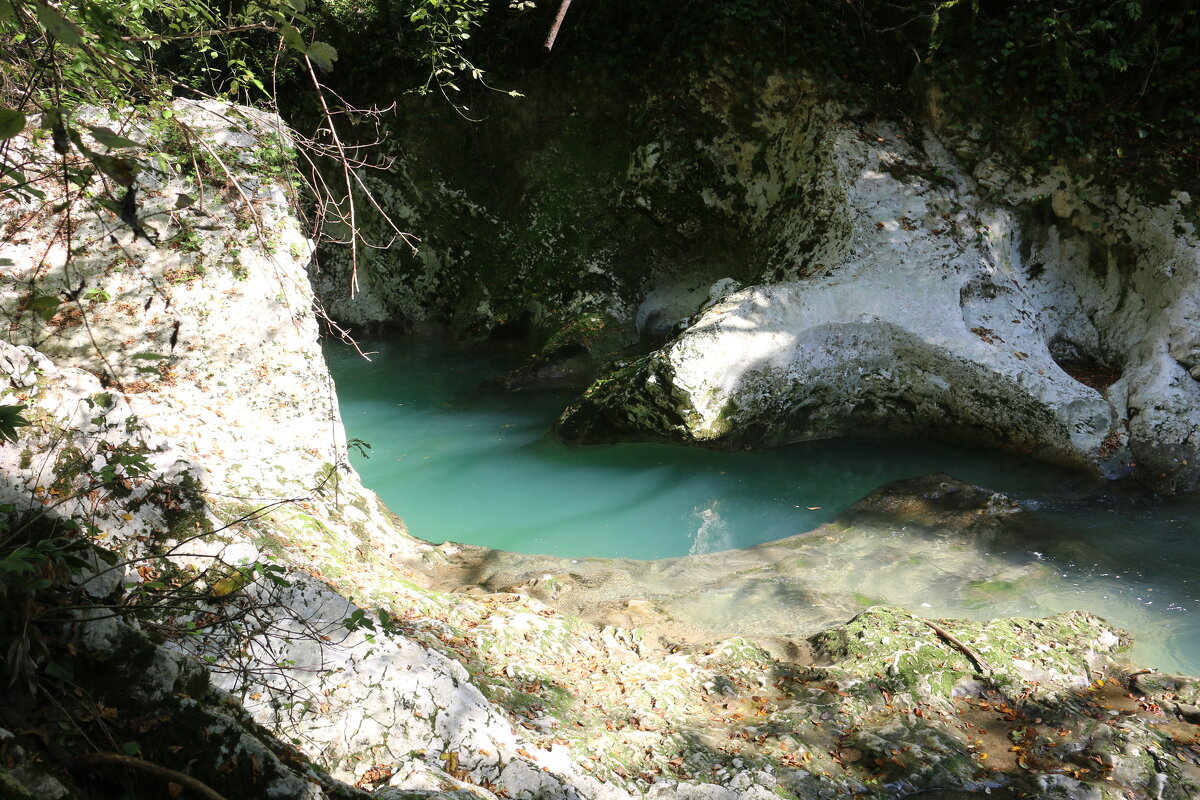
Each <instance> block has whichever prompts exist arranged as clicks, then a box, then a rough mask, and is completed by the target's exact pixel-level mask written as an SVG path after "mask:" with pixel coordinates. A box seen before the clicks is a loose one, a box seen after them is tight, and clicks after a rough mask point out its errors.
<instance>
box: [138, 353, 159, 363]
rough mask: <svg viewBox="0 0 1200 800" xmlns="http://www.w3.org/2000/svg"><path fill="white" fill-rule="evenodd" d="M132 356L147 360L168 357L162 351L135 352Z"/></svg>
mask: <svg viewBox="0 0 1200 800" xmlns="http://www.w3.org/2000/svg"><path fill="white" fill-rule="evenodd" d="M131 357H132V358H144V359H147V360H154V361H157V360H158V359H160V358H166V356H164V355H163V354H162V353H134V354H133V356H131Z"/></svg>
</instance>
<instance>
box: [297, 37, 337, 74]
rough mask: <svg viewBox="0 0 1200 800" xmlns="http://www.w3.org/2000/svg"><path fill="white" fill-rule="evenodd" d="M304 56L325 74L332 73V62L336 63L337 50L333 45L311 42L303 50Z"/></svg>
mask: <svg viewBox="0 0 1200 800" xmlns="http://www.w3.org/2000/svg"><path fill="white" fill-rule="evenodd" d="M305 54H306V55H307V56H308V57H309V58H310V59H311V60H312V62H313V63H314V64H316V65H317V66H318V67H320V68H321V69H323V70H325V71H326V72H332V71H333V62H334V61H337V57H338V56H337V50H335V49H334V48H333V45H330V44H327V43H326V42H313V43H312V44H310V45H309V46H308V49H307V50H305Z"/></svg>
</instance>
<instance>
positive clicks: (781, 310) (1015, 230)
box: [558, 122, 1200, 490]
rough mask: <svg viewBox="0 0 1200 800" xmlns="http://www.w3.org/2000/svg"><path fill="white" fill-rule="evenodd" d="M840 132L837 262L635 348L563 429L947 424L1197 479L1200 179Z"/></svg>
mask: <svg viewBox="0 0 1200 800" xmlns="http://www.w3.org/2000/svg"><path fill="white" fill-rule="evenodd" d="M828 136H829V137H830V138H831V143H830V147H829V151H830V153H831V157H830V159H829V161H828V163H827V164H825V165H824V167H823V170H822V171H821V172H819V177H818V178H817V180H818V181H822V182H824V183H825V184H826V186H825V187H824V189H823V190H822V191H820V192H819V193H818V194H819V196H821V197H823V198H825V199H826V201H827V202H828V201H829V200H834V201H836V202H838V204H839V205H840V207H838V208H835V209H834V210H835V215H836V216H837V217H838V218H839V221H838V223H837V224H828V225H825V226H824V230H825V231H826V232H825V234H824V235H823V238H821V239H820V241H819V242H818V243H817V244H816V245H815V246H814V247H813V249H814V250H816V251H817V252H819V254H820V261H821V262H823V263H818V264H814V265H813V266H812V268H808V267H806V268H805V269H803V270H801V271H800V272H799V273H798V274H796V275H794V276H792V277H794V279H792V280H785V281H782V282H777V283H770V284H764V285H758V286H750V287H747V288H745V289H743V290H741V291H737V292H734V293H732V294H729V295H728V296H726V297H725V298H724V299H723V300H721V301H720V302H718V303H716V304H715V305H712V306H710V307H709V308H708V309H707V310H705V311H704V312H703V313H701V314H700V315H699V316H697V317H696V318H695V319H694V320H693V321H692V324H691V325H690V327H688V328H687V329H686V330H684V331H683V332H682V333H681V334H680V335H679V336H678V337H677V338H675V339H674V340H673V341H671V342H669V343H668V344H666V345H665V346H664V347H662V348H661V349H660V350H658V351H656V352H654V353H652V354H651V355H649V356H648V357H646V358H644V359H641V360H639V361H635V362H632V363H629V364H625V365H621V366H620V368H619V369H617V370H616V371H614V373H612V374H610V375H609V376H607V377H605V378H603V379H601V380H600V381H599V382H597V384H595V385H594V386H593V387H591V389H589V390H588V392H587V393H586V394H585V395H584V397H583V398H581V400H580V401H579V402H578V403H576V404H575V405H574V406H572V407H571V408H570V409H568V410H567V412H566V413H565V414H564V416H563V418H562V420H560V422H559V425H558V432H559V435H560V436H561V437H562V438H564V439H565V440H567V441H570V442H581V443H582V442H596V441H615V440H621V439H638V438H651V439H665V440H670V441H678V442H685V443H696V444H703V445H706V446H712V447H719V448H726V449H737V448H744V447H756V446H769V445H775V444H781V443H786V442H795V441H801V440H807V439H815V438H823V437H830V436H843V435H886V436H933V437H937V438H941V439H950V440H958V441H972V442H978V443H983V444H986V445H991V446H996V447H1001V448H1005V449H1009V450H1015V451H1018V452H1023V453H1027V454H1030V455H1033V456H1035V457H1037V458H1040V459H1043V460H1047V461H1052V462H1058V463H1062V464H1067V465H1072V466H1077V467H1084V468H1087V469H1091V470H1093V471H1098V472H1101V473H1102V474H1105V475H1108V476H1110V477H1119V476H1123V475H1126V474H1129V473H1131V472H1136V473H1138V474H1140V475H1141V476H1142V477H1144V478H1146V479H1147V480H1150V481H1152V482H1154V483H1156V484H1158V485H1159V486H1160V487H1163V488H1168V489H1176V490H1178V489H1188V488H1193V487H1194V486H1195V485H1196V483H1197V479H1198V478H1200V473H1198V472H1197V471H1196V468H1195V461H1196V456H1197V450H1198V449H1200V436H1198V435H1197V430H1198V423H1200V403H1198V402H1197V400H1198V399H1200V394H1198V393H1200V383H1197V380H1196V377H1195V376H1197V375H1200V358H1198V357H1197V354H1198V353H1200V347H1198V345H1197V343H1198V342H1200V334H1198V333H1197V331H1198V330H1200V329H1198V327H1197V326H1196V324H1195V323H1196V321H1197V316H1198V312H1197V296H1198V295H1197V291H1196V290H1197V286H1198V273H1200V251H1198V250H1197V243H1196V238H1195V231H1194V228H1193V227H1192V225H1191V224H1190V223H1189V222H1188V221H1187V213H1188V208H1189V203H1190V200H1189V198H1187V197H1186V195H1176V196H1175V197H1174V198H1173V200H1172V201H1171V203H1169V204H1167V205H1162V206H1156V207H1150V206H1147V205H1145V204H1141V203H1138V202H1135V201H1133V200H1131V199H1130V198H1128V197H1126V196H1122V197H1121V198H1120V202H1119V203H1110V204H1108V205H1105V204H1104V203H1103V201H1102V200H1100V199H1096V198H1093V197H1090V195H1089V194H1088V193H1087V192H1086V191H1081V190H1080V189H1079V188H1078V187H1076V186H1073V185H1072V183H1071V179H1070V177H1069V176H1066V175H1058V174H1052V175H1051V176H1050V177H1048V178H1046V179H1045V180H1043V181H1042V182H1041V183H1038V184H1036V185H1035V184H1033V182H1032V181H1025V182H1022V181H1017V180H1015V179H1012V178H1011V177H1010V176H1005V175H1004V174H1003V173H1002V172H1000V171H999V170H997V169H996V168H994V167H993V166H991V165H986V164H985V165H983V166H982V167H980V168H979V169H978V170H977V171H976V172H977V175H968V174H966V173H965V172H964V171H963V170H962V169H961V168H960V167H959V166H958V164H957V163H956V162H955V161H954V159H953V158H952V157H951V156H950V155H949V154H948V153H947V152H946V151H945V150H944V148H943V147H942V146H941V145H940V143H939V142H938V141H937V140H936V139H934V138H933V137H932V136H928V135H927V136H926V138H925V140H924V141H923V142H921V143H916V142H914V141H913V140H912V138H913V137H912V136H911V135H906V134H905V133H904V132H902V131H900V130H898V129H895V128H891V127H889V126H886V125H875V126H871V127H864V126H861V125H857V124H849V123H845V122H839V123H836V124H833V125H831V126H830V128H829V129H828ZM771 152H772V153H773V154H774V156H773V157H774V159H775V160H776V161H780V160H786V159H787V158H788V153H787V151H786V149H783V148H774V149H773V150H772V151H771ZM765 169H766V171H767V173H768V174H770V175H775V174H781V173H787V172H789V171H790V172H795V171H796V170H795V166H794V165H793V166H792V167H791V168H790V169H789V167H788V166H787V165H786V164H785V165H780V164H776V163H773V162H772V161H771V160H768V161H767V164H766V167H765ZM1014 187H1019V188H1014ZM783 196H786V195H785V194H784V195H783ZM1043 207H1045V209H1046V211H1047V213H1045V214H1042V215H1041V216H1039V214H1038V211H1039V209H1042V208H1043ZM766 213H767V214H768V215H770V214H778V215H789V214H790V215H794V216H797V217H804V216H805V215H808V214H810V213H812V212H811V209H808V208H807V207H806V206H804V205H802V204H801V205H788V204H786V203H785V202H783V201H780V202H777V203H775V204H774V205H773V206H772V208H771V209H769V210H768V211H767V212H766ZM1043 217H1048V219H1046V218H1043ZM773 227H774V228H775V229H776V230H780V231H782V232H783V233H782V234H781V235H782V239H781V240H780V241H779V242H771V241H764V247H774V248H775V249H776V250H778V249H780V247H781V242H782V243H783V244H786V241H785V240H786V239H787V237H788V235H789V234H788V231H789V230H792V229H793V228H797V227H801V226H800V225H799V223H797V224H796V225H792V224H790V223H788V221H787V220H786V218H784V219H780V220H777V221H776V223H775V224H774V226H773ZM814 260H815V259H811V258H810V259H809V263H810V264H811V262H812V261H814Z"/></svg>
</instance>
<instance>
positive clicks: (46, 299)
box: [29, 294, 62, 322]
mask: <svg viewBox="0 0 1200 800" xmlns="http://www.w3.org/2000/svg"><path fill="white" fill-rule="evenodd" d="M60 305H62V300H60V299H59V298H58V297H56V296H55V295H52V294H42V295H38V296H37V297H35V298H33V299H32V300H30V301H29V310H30V311H32V312H33V313H35V314H37V315H38V316H39V317H41V318H42V319H44V320H46V321H47V322H49V321H50V319H51V318H52V317H53V316H54V315H55V314H57V313H58V307H59V306H60Z"/></svg>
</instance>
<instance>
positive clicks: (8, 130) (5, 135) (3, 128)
mask: <svg viewBox="0 0 1200 800" xmlns="http://www.w3.org/2000/svg"><path fill="white" fill-rule="evenodd" d="M0 2H2V0H0ZM23 130H25V115H24V114H22V113H21V112H20V111H13V110H12V109H11V108H0V139H11V138H13V137H14V136H16V135H17V134H18V133H20V132H21V131H23Z"/></svg>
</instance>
